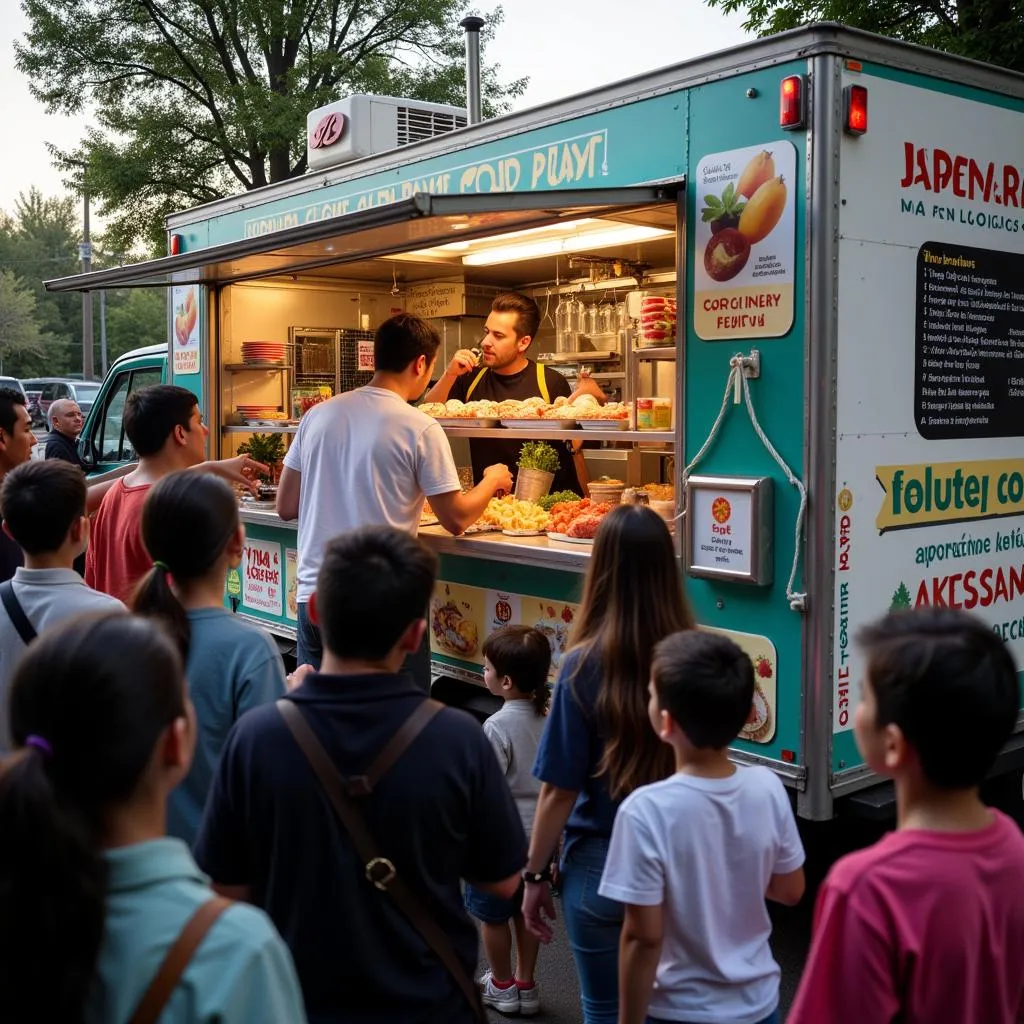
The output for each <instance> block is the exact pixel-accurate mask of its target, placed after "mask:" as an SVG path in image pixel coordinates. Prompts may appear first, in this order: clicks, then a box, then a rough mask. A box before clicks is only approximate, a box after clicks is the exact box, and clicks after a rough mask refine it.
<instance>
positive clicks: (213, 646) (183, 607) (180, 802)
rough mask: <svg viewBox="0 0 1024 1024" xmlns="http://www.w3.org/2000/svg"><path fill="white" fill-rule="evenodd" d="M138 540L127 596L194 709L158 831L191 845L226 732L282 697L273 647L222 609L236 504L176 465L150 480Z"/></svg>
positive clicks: (239, 543)
mask: <svg viewBox="0 0 1024 1024" xmlns="http://www.w3.org/2000/svg"><path fill="white" fill-rule="evenodd" d="M142 539H143V542H144V543H145V545H146V550H147V551H148V552H149V554H150V557H151V558H152V559H153V568H152V569H150V571H149V572H148V573H147V574H146V575H145V576H143V578H142V579H141V580H140V581H139V584H138V586H137V587H136V590H135V594H134V595H133V597H132V600H131V609H132V611H134V612H136V613H138V614H139V615H146V616H150V617H152V618H155V619H158V620H159V621H160V622H161V623H162V624H163V625H164V626H165V627H166V628H167V630H168V631H169V632H170V634H171V636H172V637H173V638H174V640H175V642H176V643H177V645H178V650H179V651H180V653H181V657H182V660H183V661H184V662H185V676H186V678H187V679H188V685H189V695H190V696H191V698H192V703H193V704H194V705H195V709H196V720H197V723H198V724H197V735H196V754H195V759H194V760H193V762H192V770H191V772H189V775H188V778H187V779H185V781H184V782H183V783H182V785H181V786H179V787H178V789H176V790H175V791H174V792H173V793H172V794H171V799H170V805H169V807H168V831H169V833H170V834H171V835H172V836H177V837H178V838H179V839H184V840H185V841H186V842H187V843H190V844H191V843H192V841H193V840H194V839H195V835H196V832H197V831H198V829H199V820H200V818H201V817H202V813H203V807H204V805H205V803H206V795H207V793H208V792H209V789H210V785H211V783H212V781H213V773H214V770H215V769H216V767H217V762H218V761H219V760H220V753H221V749H222V748H223V746H224V741H225V740H226V739H227V735H228V731H229V730H230V729H231V726H232V725H234V724H235V722H236V721H237V720H238V718H239V717H240V716H241V715H242V714H243V713H244V712H246V711H248V710H249V709H250V708H254V707H257V706H258V705H260V704H264V703H266V702H267V701H272V700H276V699H277V698H278V697H281V696H283V695H284V693H285V688H286V680H285V670H284V662H283V661H282V660H281V654H280V652H279V651H278V649H277V645H276V644H275V643H274V641H273V640H272V639H271V638H270V636H269V635H268V634H267V633H265V632H264V631H263V630H262V629H260V628H259V627H257V626H253V625H251V624H249V623H247V622H245V621H243V620H242V619H240V618H238V616H236V615H232V614H231V613H230V612H229V611H228V610H227V609H226V608H225V607H224V580H225V577H226V576H227V572H228V570H229V569H233V568H237V567H238V566H239V565H240V564H241V561H242V554H243V551H244V548H245V530H244V528H243V527H242V524H241V523H240V521H239V518H238V500H237V499H236V497H235V494H234V492H233V491H232V490H231V488H230V487H229V486H228V485H227V484H226V483H224V481H222V480H219V479H217V478H216V477H213V476H203V475H201V474H197V473H192V472H188V471H183V472H179V473H172V474H171V475H170V476H166V477H164V478H163V480H161V481H160V482H159V483H157V484H155V485H154V487H153V489H152V490H151V491H150V493H149V496H148V497H147V498H146V504H145V506H144V507H143V510H142Z"/></svg>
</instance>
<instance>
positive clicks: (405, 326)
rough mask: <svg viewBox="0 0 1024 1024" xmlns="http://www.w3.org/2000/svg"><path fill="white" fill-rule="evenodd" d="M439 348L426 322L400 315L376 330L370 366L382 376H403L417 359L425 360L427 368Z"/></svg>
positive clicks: (435, 335) (437, 340)
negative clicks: (397, 374) (388, 374)
mask: <svg viewBox="0 0 1024 1024" xmlns="http://www.w3.org/2000/svg"><path fill="white" fill-rule="evenodd" d="M440 346H441V335H439V334H438V333H437V331H435V330H434V328H433V327H431V326H430V324H428V323H427V321H426V320H423V319H421V318H420V317H418V316H413V315H412V314H411V313H399V314H398V315H397V316H393V317H391V318H390V319H388V320H385V321H384V323H382V324H381V325H380V327H378V328H377V333H376V335H375V336H374V339H373V363H374V366H375V368H376V369H378V370H383V371H384V372H385V373H403V372H404V371H405V370H407V369H408V368H409V364H410V363H412V362H415V361H416V360H417V359H419V357H420V356H426V358H427V365H428V366H429V365H430V363H432V362H433V361H434V358H435V357H436V356H437V350H438V348H440Z"/></svg>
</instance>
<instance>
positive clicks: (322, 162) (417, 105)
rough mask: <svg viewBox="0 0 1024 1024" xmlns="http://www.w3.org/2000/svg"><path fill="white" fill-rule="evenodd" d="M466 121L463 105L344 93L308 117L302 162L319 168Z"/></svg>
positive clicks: (394, 146)
mask: <svg viewBox="0 0 1024 1024" xmlns="http://www.w3.org/2000/svg"><path fill="white" fill-rule="evenodd" d="M467 123H468V117H467V114H466V111H465V109H464V108H462V107H449V106H445V105H444V104H441V103H422V102H420V101H419V100H405V99H396V98H395V97H392V96H366V95H355V96H346V97H345V99H343V100H337V101H336V102H335V103H330V104H328V105H327V106H326V107H320V108H319V109H317V110H313V111H311V112H310V113H309V115H308V116H307V117H306V157H307V161H306V162H307V164H308V166H309V169H310V170H311V171H322V170H326V169H327V168H328V167H337V166H338V165H339V164H346V163H349V162H351V161H352V160H358V159H360V158H361V157H364V156H372V155H373V154H374V153H384V152H387V151H388V150H389V149H397V148H398V147H399V146H408V145H409V144H410V143H412V142H420V141H422V140H423V139H432V138H434V136H435V135H443V134H444V133H445V132H450V131H454V129H456V128H464V127H465V126H466V124H467Z"/></svg>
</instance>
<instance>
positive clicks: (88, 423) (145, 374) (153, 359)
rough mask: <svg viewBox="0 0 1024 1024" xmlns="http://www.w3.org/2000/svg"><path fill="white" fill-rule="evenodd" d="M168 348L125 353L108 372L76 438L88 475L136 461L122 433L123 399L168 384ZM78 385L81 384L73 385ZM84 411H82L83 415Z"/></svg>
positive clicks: (155, 346) (161, 346)
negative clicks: (93, 406) (157, 385)
mask: <svg viewBox="0 0 1024 1024" xmlns="http://www.w3.org/2000/svg"><path fill="white" fill-rule="evenodd" d="M167 378H168V372H167V346H166V345H150V346H148V347H146V348H138V349H135V350H134V351H133V352H126V353H125V354H124V355H123V356H121V358H120V359H118V360H117V362H115V363H114V365H113V366H111V367H110V371H109V372H108V373H107V376H106V379H105V380H104V381H103V383H102V384H98V385H97V384H94V385H93V387H97V388H98V389H100V393H99V396H98V397H96V398H94V401H95V408H93V409H92V413H91V414H90V415H87V416H86V419H85V426H84V427H83V428H82V433H81V434H80V435H79V438H78V451H79V454H80V455H81V456H82V460H83V461H84V462H85V464H86V466H87V467H88V469H87V472H89V473H103V472H106V471H107V470H108V469H116V468H117V467H118V466H121V465H124V463H126V462H131V461H132V460H134V459H135V457H136V456H135V452H134V451H133V450H132V446H131V443H130V442H129V440H128V438H127V437H125V434H124V423H123V418H122V417H123V412H124V403H125V399H126V398H127V397H128V396H129V395H130V394H131V393H132V392H133V391H137V390H138V389H139V388H144V387H147V386H148V385H150V384H163V383H166V382H167ZM74 383H77V384H79V386H81V383H82V382H81V381H77V382H74ZM84 411H85V410H84V409H83V412H84Z"/></svg>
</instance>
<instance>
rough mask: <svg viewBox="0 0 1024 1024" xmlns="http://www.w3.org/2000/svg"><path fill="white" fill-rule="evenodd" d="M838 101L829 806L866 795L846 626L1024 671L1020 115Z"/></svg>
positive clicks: (927, 87) (973, 105)
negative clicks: (894, 626) (951, 616)
mask: <svg viewBox="0 0 1024 1024" xmlns="http://www.w3.org/2000/svg"><path fill="white" fill-rule="evenodd" d="M843 84H844V86H846V87H849V86H858V85H859V86H865V87H866V88H867V91H868V109H869V124H868V131H867V134H866V135H864V136H861V137H855V136H851V135H849V134H845V135H844V136H843V141H842V144H841V190H840V194H841V220H840V243H839V252H840V265H839V281H840V291H839V296H840V297H839V309H838V316H839V320H838V332H839V341H838V394H837V402H838V408H837V417H838V419H837V426H838V436H837V442H836V447H837V477H836V489H837V493H836V494H835V495H834V496H833V498H834V502H835V535H836V545H835V639H834V643H835V646H834V652H833V654H834V663H833V679H832V683H833V721H832V728H833V730H834V737H833V755H832V770H833V772H834V778H833V791H834V792H837V793H838V792H840V791H843V790H851V789H854V788H858V787H859V786H862V785H864V784H866V783H868V782H870V781H872V777H871V776H870V775H868V774H867V773H866V772H865V771H864V768H863V765H862V763H861V758H860V756H859V754H858V753H857V750H856V746H855V743H854V738H853V732H852V728H853V713H854V709H855V707H856V704H857V702H858V699H859V693H860V686H861V679H862V677H863V673H864V665H863V660H862V658H861V656H860V654H859V653H858V651H857V648H856V645H855V643H854V639H855V636H856V632H857V630H858V629H859V628H860V627H861V626H862V625H863V624H864V623H866V622H868V621H870V620H872V619H874V618H876V617H878V616H879V615H882V614H884V613H885V612H887V611H888V610H889V609H890V608H894V609H896V608H903V607H919V606H922V605H945V606H949V607H954V608H964V609H967V610H969V611H971V612H973V613H974V614H976V615H979V616H980V617H981V618H983V619H984V620H985V621H986V622H987V623H988V624H989V625H990V626H991V628H992V629H993V630H995V631H996V632H998V633H999V634H1000V635H1002V636H1003V637H1004V638H1005V639H1006V640H1007V641H1008V642H1009V645H1010V649H1011V651H1012V653H1013V655H1014V657H1015V658H1016V660H1017V664H1018V665H1019V666H1021V665H1024V548H1022V547H1021V546H1020V545H1021V544H1022V543H1024V536H1022V528H1024V459H1022V446H1021V440H1020V438H1021V434H1022V432H1024V294H1022V293H1024V287H1022V285H1021V281H1022V279H1024V210H1022V207H1024V189H1022V187H1021V182H1022V180H1024V166H1022V164H1024V153H1022V150H1021V146H1020V138H1021V131H1022V128H1024V116H1022V115H1024V104H1021V103H1020V102H1019V101H1015V100H1012V99H1009V98H1007V97H996V96H993V95H991V94H987V93H983V92H980V91H978V90H974V89H968V88H966V87H959V86H957V85H956V84H955V83H951V82H939V81H937V80H933V79H927V78H924V77H923V76H920V75H913V74H910V73H904V72H898V71H894V70H892V69H887V68H882V67H879V66H870V65H868V66H865V68H864V70H863V72H861V73H857V72H853V71H849V70H847V71H845V72H844V75H843ZM951 754H955V752H953V751H951Z"/></svg>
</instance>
